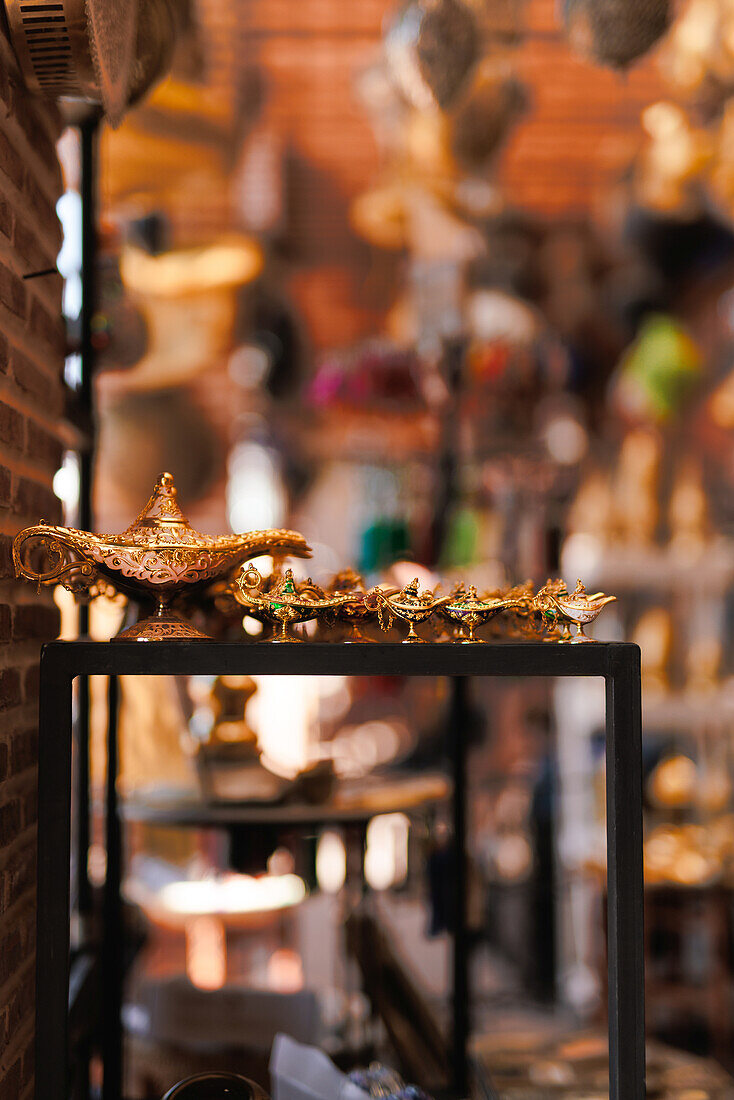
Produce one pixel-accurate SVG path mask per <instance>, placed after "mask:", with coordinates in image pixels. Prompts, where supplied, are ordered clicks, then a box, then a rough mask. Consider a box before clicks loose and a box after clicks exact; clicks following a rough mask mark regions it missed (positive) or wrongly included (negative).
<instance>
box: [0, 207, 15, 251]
mask: <svg viewBox="0 0 734 1100" xmlns="http://www.w3.org/2000/svg"><path fill="white" fill-rule="evenodd" d="M13 221H14V218H13V211H12V208H11V206H10V203H9V202H8V201H7V200H6V199H2V198H0V233H2V235H3V237H5V239H6V240H8V241H9V240H10V239H11V238H12V236H13Z"/></svg>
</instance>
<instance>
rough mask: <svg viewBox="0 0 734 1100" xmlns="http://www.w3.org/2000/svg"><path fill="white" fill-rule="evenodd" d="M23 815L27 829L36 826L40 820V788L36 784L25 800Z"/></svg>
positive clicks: (24, 825)
mask: <svg viewBox="0 0 734 1100" xmlns="http://www.w3.org/2000/svg"><path fill="white" fill-rule="evenodd" d="M22 815H23V827H24V828H25V829H27V828H28V826H29V825H35V823H36V821H37V820H38V788H37V787H36V784H35V783H34V784H33V786H32V787H31V789H30V790H29V791H28V792H27V793H26V796H25V798H24V799H23V807H22Z"/></svg>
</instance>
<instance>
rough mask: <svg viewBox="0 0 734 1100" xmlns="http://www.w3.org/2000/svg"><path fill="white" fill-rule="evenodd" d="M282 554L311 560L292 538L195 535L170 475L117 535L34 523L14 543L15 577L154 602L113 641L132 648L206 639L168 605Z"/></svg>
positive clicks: (299, 539) (282, 534)
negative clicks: (250, 561)
mask: <svg viewBox="0 0 734 1100" xmlns="http://www.w3.org/2000/svg"><path fill="white" fill-rule="evenodd" d="M39 547H40V548H42V550H43V551H44V552H45V554H46V557H47V559H48V558H49V557H50V559H51V564H50V565H49V567H48V568H46V569H45V570H44V569H42V568H41V569H37V568H36V567H35V565H34V556H35V554H36V553H37V552H38V550H39ZM279 552H280V553H283V552H285V553H290V554H295V555H296V556H297V557H309V556H310V554H311V550H310V548H309V546H308V545H307V544H306V541H305V539H304V538H303V536H302V535H299V534H298V533H297V532H295V531H250V532H248V533H247V534H242V535H221V536H220V537H219V538H213V537H212V536H211V535H203V534H201V533H200V532H199V531H195V530H194V528H193V527H192V526H191V524H190V523H189V522H188V520H187V519H186V517H185V516H184V514H183V512H182V511H181V509H180V507H179V505H178V502H177V500H176V487H175V485H174V483H173V477H172V476H171V474H161V476H160V477H159V478H158V481H157V482H156V484H155V488H154V489H153V495H152V496H151V498H150V500H149V501H148V503H147V504H146V506H145V508H143V510H142V512H141V513H140V515H139V516H138V517H137V519H136V520H135V522H134V523H132V524H131V525H130V527H128V528H127V530H126V531H123V532H122V534H120V535H93V534H91V533H90V532H89V531H77V530H75V529H74V528H71V527H54V526H51V525H49V524H46V523H39V524H38V525H37V526H35V527H27V528H26V529H25V530H24V531H21V532H20V533H19V534H18V535H17V536H16V539H15V542H14V543H13V561H14V563H15V569H16V573H17V574H18V576H20V577H25V578H26V579H27V580H31V581H35V582H36V583H37V584H38V585H39V586H40V585H42V584H43V585H56V584H61V585H63V586H64V587H65V588H68V589H69V591H71V592H74V593H77V594H79V593H86V594H87V595H90V596H93V595H96V594H99V593H100V592H102V591H109V590H112V589H114V590H115V591H117V592H122V593H124V594H126V595H129V596H131V597H133V598H134V599H136V600H141V599H145V598H147V599H152V600H155V602H156V610H155V614H154V615H152V616H151V617H150V618H148V619H143V620H141V621H139V622H137V623H135V624H134V625H133V626H131V627H129V628H128V629H127V630H124V631H123V632H122V633H121V634H118V638H121V639H135V640H137V641H159V640H162V639H166V638H203V637H205V635H203V634H202V633H201V632H200V631H198V630H196V628H195V627H193V626H191V625H190V624H189V623H187V622H185V621H184V620H183V619H182V618H181V617H180V616H179V615H177V614H176V613H175V612H174V611H172V610H171V609H170V606H169V605H170V603H171V601H172V600H173V599H174V598H175V597H176V596H178V595H180V594H181V593H183V592H184V591H187V590H191V589H193V588H195V587H197V586H204V585H206V584H208V583H209V582H211V581H213V580H215V579H217V578H221V577H224V576H226V575H228V574H232V573H234V571H235V570H236V569H237V568H238V567H239V566H241V565H242V563H243V561H245V560H246V559H247V558H251V557H255V556H257V555H258V554H273V553H279ZM35 560H36V561H37V560H38V559H37V558H35Z"/></svg>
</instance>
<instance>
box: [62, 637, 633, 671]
mask: <svg viewBox="0 0 734 1100" xmlns="http://www.w3.org/2000/svg"><path fill="white" fill-rule="evenodd" d="M638 654H639V649H638V647H637V646H636V645H634V644H632V643H630V642H590V643H589V644H587V645H583V644H582V645H563V644H560V643H557V642H555V643H554V642H548V643H546V642H488V643H486V644H485V645H481V644H480V645H474V646H472V645H457V644H454V643H451V642H438V643H426V644H425V645H404V644H401V643H399V642H398V643H380V642H378V643H359V642H357V643H353V644H349V645H346V644H340V643H329V642H303V643H301V644H290V645H289V644H282V645H276V644H274V643H273V642H210V641H188V640H182V641H166V642H132V641H131V642H116V641H113V642H89V641H79V642H50V643H49V644H47V645H46V646H44V648H43V653H42V663H43V666H44V668H49V669H53V670H54V671H55V672H56V673H57V674H59V673H61V674H62V675H67V676H70V677H74V676H82V675H113V676H145V675H151V676H186V675H195V674H199V675H207V674H209V675H236V674H254V675H260V676H263V675H274V676H277V675H287V676H301V675H302V676H329V675H334V676H607V675H608V674H609V671H610V667H611V662H613V661H614V662H620V661H621V662H622V663H623V664H624V663H625V662H631V663H632V664H634V662H635V661H636V660H638V659H639V658H638V656H637V655H638Z"/></svg>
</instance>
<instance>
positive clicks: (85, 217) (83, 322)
mask: <svg viewBox="0 0 734 1100" xmlns="http://www.w3.org/2000/svg"><path fill="white" fill-rule="evenodd" d="M98 131H99V113H98V112H97V111H96V110H94V111H90V112H89V114H88V115H87V116H86V117H85V118H83V119H82V120H81V122H80V123H79V140H80V145H81V183H80V186H81V202H82V211H81V213H82V225H81V233H82V240H81V246H82V247H81V251H82V270H81V283H82V306H81V315H80V329H81V332H80V359H81V381H80V385H79V390H78V398H79V405H80V408H81V412H82V415H83V418H84V422H85V426H86V427H87V429H88V432H89V438H88V439H87V440H86V445H85V446H84V448H83V449H82V451H81V452H80V454H79V515H78V517H77V523H78V526H79V527H80V528H81V529H82V531H91V530H93V524H92V467H93V461H94V455H93V447H92V444H93V441H92V435H91V429H92V409H93V403H94V394H93V376H94V344H93V341H92V319H93V317H94V313H95V310H96V279H97V275H96V256H97V136H98ZM79 634H80V635H81V636H82V637H85V636H86V635H88V634H89V608H88V606H87V605H86V604H82V605H81V606H80V608H79ZM74 788H75V794H76V799H77V820H76V849H77V852H76V905H77V910H78V912H79V915H80V917H81V918H82V919H84V918H86V917H88V916H89V915H90V914H91V911H92V890H91V886H90V883H89V873H88V867H87V859H88V852H89V835H90V802H89V679H88V677H86V676H82V677H81V678H80V680H79V693H78V710H77V721H76V775H75V783H74Z"/></svg>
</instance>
